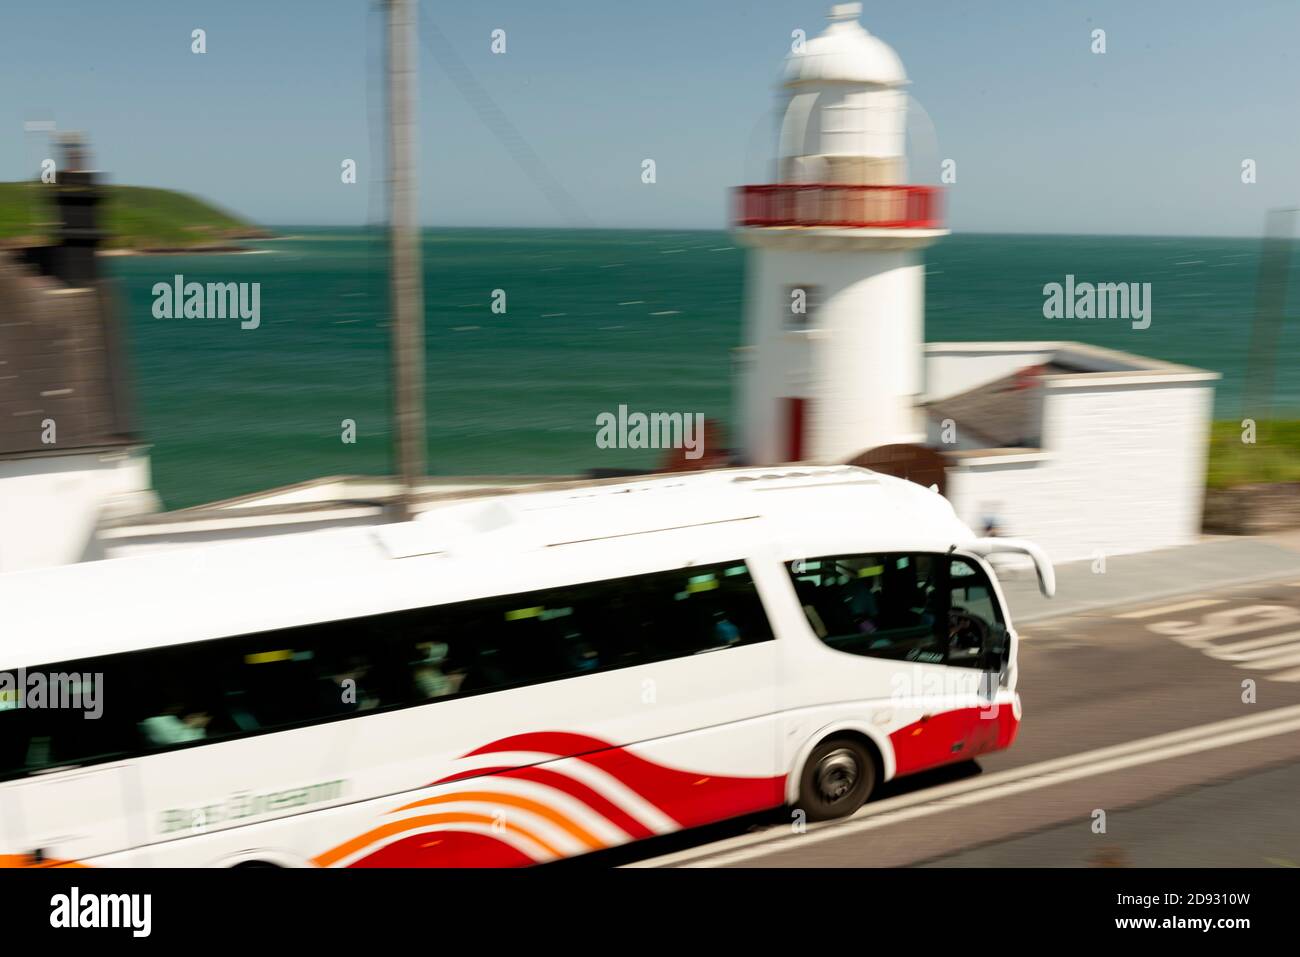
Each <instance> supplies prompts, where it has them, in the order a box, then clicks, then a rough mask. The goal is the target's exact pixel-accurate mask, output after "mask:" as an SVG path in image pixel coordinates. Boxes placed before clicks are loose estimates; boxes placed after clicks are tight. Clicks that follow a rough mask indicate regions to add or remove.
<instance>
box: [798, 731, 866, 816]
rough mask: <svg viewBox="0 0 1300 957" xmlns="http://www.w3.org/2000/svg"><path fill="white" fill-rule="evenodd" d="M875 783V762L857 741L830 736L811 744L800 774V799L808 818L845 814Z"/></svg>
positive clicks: (856, 806) (859, 804) (855, 806)
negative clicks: (813, 746) (811, 750)
mask: <svg viewBox="0 0 1300 957" xmlns="http://www.w3.org/2000/svg"><path fill="white" fill-rule="evenodd" d="M875 785H876V762H875V761H874V760H872V757H871V754H870V752H868V751H867V748H866V746H865V745H863V744H862V743H861V742H860V741H855V740H853V739H852V738H832V739H830V740H829V741H823V742H822V743H821V744H819V745H817V747H815V748H813V752H812V754H810V755H808V760H807V761H805V762H804V766H803V772H802V773H801V774H800V776H799V803H798V805H797V806H798V808H799V809H801V810H802V811H803V812H804V813H805V814H806V815H807V816H808V820H810V821H829V820H832V819H833V818H837V817H847V816H848V815H850V814H852V813H853V812H854V811H856V810H857V809H858V808H860V807H862V804H863V802H864V801H866V799H867V796H868V795H869V794H871V790H872V788H874V787H875Z"/></svg>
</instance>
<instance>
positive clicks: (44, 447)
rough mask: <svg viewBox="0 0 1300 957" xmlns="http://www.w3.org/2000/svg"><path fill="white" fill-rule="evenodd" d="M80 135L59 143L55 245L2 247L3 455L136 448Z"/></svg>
mask: <svg viewBox="0 0 1300 957" xmlns="http://www.w3.org/2000/svg"><path fill="white" fill-rule="evenodd" d="M89 166H90V163H89V162H88V158H87V152H86V148H85V145H84V143H83V142H82V140H81V139H80V138H79V137H76V136H75V135H69V136H67V137H65V140H64V142H63V168H62V169H60V170H59V171H58V172H57V174H56V181H55V182H54V183H53V184H51V185H50V186H49V187H48V188H49V189H52V190H54V191H55V208H56V209H57V211H58V219H59V221H58V224H57V227H56V240H55V242H54V243H53V244H51V245H44V246H30V247H20V248H11V249H8V250H3V251H0V457H12V456H23V457H26V456H50V455H62V454H67V453H69V452H74V451H88V450H94V449H107V448H120V447H123V446H136V445H138V444H139V439H138V437H137V436H136V435H135V432H134V428H133V425H132V422H131V417H130V405H131V400H130V395H129V374H128V371H127V368H126V364H125V350H124V348H123V345H124V344H123V341H122V331H121V329H120V326H119V323H118V318H117V315H116V313H115V311H114V306H113V295H112V289H111V284H110V283H109V282H108V281H107V280H106V279H104V278H103V277H102V276H101V275H100V274H99V270H98V268H97V264H96V260H95V253H96V250H97V249H98V247H99V244H100V241H101V239H102V232H101V230H100V228H99V215H98V214H99V203H100V200H101V195H102V194H101V190H100V187H99V182H98V175H97V174H96V173H95V172H94V171H92V170H90V169H89Z"/></svg>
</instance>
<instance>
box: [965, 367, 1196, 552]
mask: <svg viewBox="0 0 1300 957" xmlns="http://www.w3.org/2000/svg"><path fill="white" fill-rule="evenodd" d="M1076 383H1078V380H1074V382H1073V383H1070V384H1062V385H1050V386H1048V389H1047V393H1046V395H1045V397H1044V423H1043V439H1044V451H1043V454H1042V456H1040V457H1038V458H1036V459H1031V460H1030V461H1014V460H1010V461H1009V460H1006V459H1003V460H1002V461H999V459H998V457H997V456H990V457H989V458H987V459H985V460H983V462H984V463H987V464H967V465H962V466H959V467H957V468H954V469H952V470H951V471H950V473H949V484H948V497H949V499H950V500H951V501H952V502H953V505H954V507H955V508H956V510H957V514H958V516H959V517H961V518H962V519H963V520H964V521H966V522H968V523H969V524H971V525H972V527H974V528H976V529H978V528H979V527H980V525H981V520H982V518H983V516H984V514H985V511H986V505H989V504H992V505H993V506H994V509H993V510H994V511H995V513H996V514H997V515H998V517H999V518H1000V519H1001V521H1002V529H1001V534H1003V535H1007V536H1023V537H1026V538H1031V539H1033V540H1035V541H1037V542H1038V543H1039V544H1041V545H1042V546H1043V547H1044V548H1046V549H1047V551H1048V554H1050V555H1051V556H1052V558H1053V560H1054V561H1072V560H1077V559H1085V558H1092V557H1093V556H1094V555H1095V554H1096V553H1098V552H1100V553H1103V554H1106V555H1116V554H1122V553H1125V552H1135V551H1146V550H1149V549H1158V548H1171V547H1174V546H1177V545H1185V544H1189V543H1191V542H1193V541H1195V540H1196V539H1197V538H1198V536H1199V534H1200V522H1201V505H1202V499H1203V494H1204V483H1205V457H1206V452H1207V440H1208V433H1209V422H1210V415H1211V411H1212V404H1213V396H1214V388H1213V383H1212V381H1210V382H1206V381H1201V382H1182V383H1171V384H1158V383H1156V384H1124V385H1105V384H1092V385H1083V384H1076Z"/></svg>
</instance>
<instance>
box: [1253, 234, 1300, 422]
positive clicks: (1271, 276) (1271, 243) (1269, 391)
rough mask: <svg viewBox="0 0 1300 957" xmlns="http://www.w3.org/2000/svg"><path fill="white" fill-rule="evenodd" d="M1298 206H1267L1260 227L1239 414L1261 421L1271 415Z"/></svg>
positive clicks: (1284, 319)
mask: <svg viewBox="0 0 1300 957" xmlns="http://www.w3.org/2000/svg"><path fill="white" fill-rule="evenodd" d="M1297 213H1300V209H1271V210H1269V211H1268V217H1267V219H1266V220H1265V226H1264V244H1263V248H1262V249H1261V251H1260V256H1259V279H1258V285H1257V290H1256V298H1255V324H1254V326H1253V328H1252V329H1251V336H1250V352H1249V353H1248V355H1247V359H1246V386H1245V388H1244V389H1243V390H1242V392H1243V396H1242V398H1243V405H1244V408H1243V409H1242V414H1243V415H1244V416H1245V417H1246V418H1251V419H1255V420H1257V421H1261V422H1262V421H1264V420H1266V419H1270V418H1272V416H1273V411H1274V410H1273V383H1274V379H1275V378H1276V368H1277V349H1278V339H1279V338H1280V336H1281V333H1282V325H1283V323H1284V322H1285V321H1286V301H1287V289H1288V286H1289V281H1290V272H1291V258H1292V256H1293V255H1294V247H1295V241H1294V238H1293V237H1294V236H1295V221H1296V214H1297Z"/></svg>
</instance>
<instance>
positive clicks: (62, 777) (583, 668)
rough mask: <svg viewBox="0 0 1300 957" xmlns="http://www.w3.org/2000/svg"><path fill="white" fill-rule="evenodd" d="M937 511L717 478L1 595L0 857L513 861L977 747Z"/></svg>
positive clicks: (969, 591) (987, 687)
mask: <svg viewBox="0 0 1300 957" xmlns="http://www.w3.org/2000/svg"><path fill="white" fill-rule="evenodd" d="M995 551H1013V552H1022V553H1024V554H1026V555H1028V556H1029V557H1030V559H1031V560H1032V562H1033V564H1034V565H1035V567H1036V570H1037V573H1038V576H1039V584H1040V588H1041V589H1042V590H1043V592H1044V593H1046V594H1050V593H1051V591H1052V590H1053V588H1054V582H1053V576H1052V569H1051V565H1050V564H1049V563H1048V562H1047V560H1046V558H1045V557H1044V556H1043V554H1042V553H1041V552H1040V551H1039V550H1038V549H1036V548H1035V547H1034V546H1032V545H1030V544H1028V543H1024V542H1017V541H1012V540H999V539H977V538H976V537H975V536H974V535H973V534H972V532H971V531H970V529H969V528H968V527H966V526H965V525H964V524H962V523H961V522H960V521H959V520H958V519H957V518H956V516H955V515H954V513H953V510H952V508H951V506H950V505H949V504H948V502H947V501H946V500H945V499H943V498H942V497H940V496H939V495H938V494H936V493H935V492H933V491H930V490H927V489H925V488H922V487H920V486H917V485H913V484H910V483H908V482H904V481H902V480H899V479H894V478H889V477H885V476H881V475H877V474H875V473H872V472H869V471H865V470H862V469H857V468H849V467H826V468H796V467H786V468H780V469H738V470H722V471H715V472H701V473H696V474H689V475H668V476H655V477H649V478H645V479H636V480H622V481H619V482H616V483H598V484H592V485H584V486H581V487H569V488H563V489H559V490H550V491H535V492H524V493H519V494H513V495H503V496H499V497H494V498H484V499H474V500H467V501H464V502H460V503H457V504H455V505H451V506H447V507H444V508H439V509H435V510H433V511H430V512H426V513H425V514H424V515H422V516H421V517H420V518H419V519H418V520H417V521H414V522H410V523H404V524H400V525H387V526H380V527H373V528H351V529H343V530H333V531H327V532H318V533H313V534H308V535H296V536H286V537H284V538H282V539H278V540H263V541H258V542H245V543H238V544H228V545H218V546H211V547H193V548H185V549H177V550H174V551H169V552H160V553H156V554H149V555H143V556H139V557H132V558H121V559H114V560H109V561H101V562H93V563H86V564H81V565H73V566H67V567H62V568H55V569H49V570H40V571H31V572H22V573H16V574H10V575H6V576H0V609H2V610H3V611H2V612H0V615H2V620H0V623H2V627H3V632H2V633H0V668H3V671H0V864H5V865H9V866H31V865H37V866H58V865H84V866H146V865H148V866H207V865H217V866H237V865H249V866H266V865H274V866H320V867H374V866H379V867H385V866H467V865H477V866H510V865H522V864H532V863H538V862H546V861H552V860H555V859H557V858H564V857H570V856H573V855H577V854H583V853H587V852H590V851H595V850H599V849H601V848H607V847H612V846H616V845H621V844H625V843H627V842H630V841H634V840H637V839H641V838H647V837H652V836H654V835H659V834H665V833H668V832H672V831H676V830H679V829H681V828H688V827H694V826H696V825H700V824H704V823H707V822H712V821H718V820H722V819H725V818H729V817H734V816H739V815H744V814H748V813H750V812H756V811H760V810H762V809H765V808H776V807H779V806H781V805H789V806H792V807H797V808H800V809H802V810H803V811H804V812H805V813H806V814H807V816H808V817H809V818H810V819H825V818H831V817H836V816H841V815H845V814H850V813H852V812H853V811H854V810H856V809H857V808H858V806H859V805H861V803H862V802H863V801H864V800H865V799H866V798H867V796H868V795H869V794H870V793H871V791H872V788H873V787H874V786H875V785H876V784H877V783H878V782H881V781H886V780H889V779H890V778H893V777H895V776H898V775H903V774H911V773H913V772H916V771H920V770H923V769H927V768H932V767H935V766H937V765H941V764H945V763H949V762H955V761H966V760H970V759H972V758H975V757H976V756H978V755H980V754H984V753H986V752H989V751H994V750H997V749H1000V748H1005V747H1007V746H1008V745H1009V744H1010V743H1011V742H1012V740H1013V739H1014V738H1015V735H1016V730H1017V727H1018V723H1019V719H1020V700H1019V697H1018V695H1017V693H1016V634H1015V631H1014V630H1013V629H1012V627H1011V622H1010V620H1009V618H1008V616H1007V611H1006V606H1005V603H1004V601H1003V597H1002V594H1001V591H1000V589H999V587H998V583H997V581H996V578H995V576H994V574H993V572H992V570H991V569H990V567H989V565H988V563H987V561H986V560H985V558H986V556H987V555H989V554H990V553H992V552H995Z"/></svg>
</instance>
